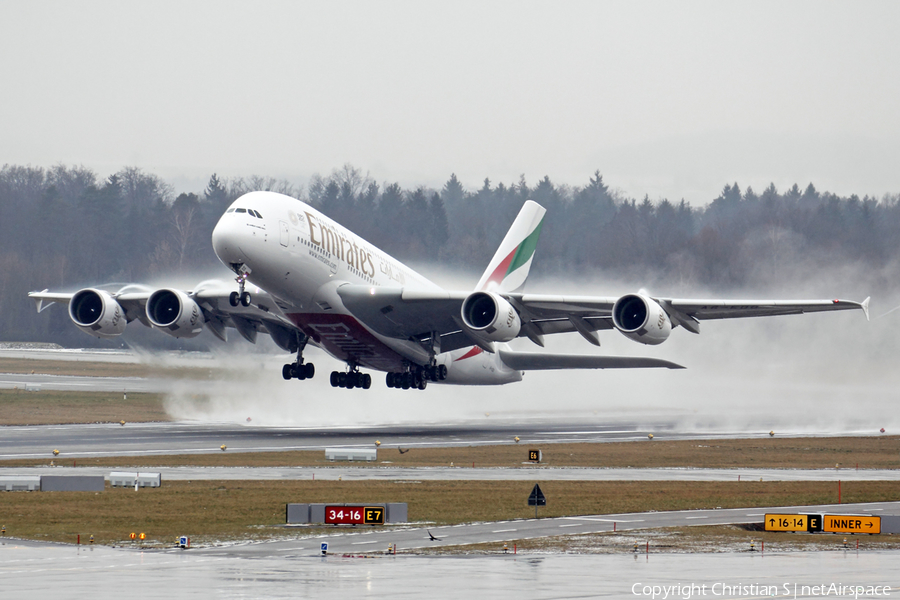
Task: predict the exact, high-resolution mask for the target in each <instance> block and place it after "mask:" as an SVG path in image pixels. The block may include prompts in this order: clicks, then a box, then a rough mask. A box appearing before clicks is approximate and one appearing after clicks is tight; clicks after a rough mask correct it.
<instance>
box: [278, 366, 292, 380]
mask: <svg viewBox="0 0 900 600" xmlns="http://www.w3.org/2000/svg"><path fill="white" fill-rule="evenodd" d="M281 376H282V377H284V378H285V380H290V379H292V378H293V377H294V373H293V365H284V366H283V367H281Z"/></svg>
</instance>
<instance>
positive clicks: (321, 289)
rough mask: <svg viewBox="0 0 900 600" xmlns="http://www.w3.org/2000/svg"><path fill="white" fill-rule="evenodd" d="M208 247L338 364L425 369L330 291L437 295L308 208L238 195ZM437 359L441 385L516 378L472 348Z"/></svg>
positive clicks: (408, 346) (267, 196)
mask: <svg viewBox="0 0 900 600" xmlns="http://www.w3.org/2000/svg"><path fill="white" fill-rule="evenodd" d="M212 243H213V249H214V250H215V252H216V255H217V256H218V257H219V260H221V261H222V262H223V263H224V264H225V265H226V266H228V267H229V268H234V266H235V265H244V267H246V268H247V269H249V275H248V281H250V282H251V283H253V284H254V285H257V286H259V287H260V288H262V289H264V290H266V291H267V292H269V293H270V294H272V295H273V296H275V297H277V298H278V299H279V300H281V302H282V303H283V304H285V306H283V307H282V308H283V309H284V312H285V314H286V315H287V317H288V318H289V319H290V320H291V321H292V322H293V323H294V324H295V325H296V326H297V327H298V328H300V329H301V330H302V331H303V332H304V333H305V334H306V335H307V336H309V338H310V340H311V341H312V342H313V343H314V344H315V345H317V346H319V347H321V348H322V349H324V350H325V351H326V352H328V353H329V354H330V355H332V356H333V357H335V358H337V359H338V360H341V361H344V362H347V363H351V364H354V365H359V366H362V367H368V368H371V369H377V370H380V371H402V370H403V369H404V368H406V367H407V366H409V365H427V364H429V362H430V360H431V355H430V354H429V352H428V350H427V349H426V348H425V347H423V346H422V345H421V344H419V343H418V342H414V341H409V340H401V339H394V338H390V337H386V336H382V335H379V334H377V333H376V332H374V331H372V330H371V329H369V328H368V327H366V326H365V325H364V324H362V323H361V322H360V321H359V320H357V319H356V318H355V317H354V316H353V315H352V314H351V313H350V312H349V311H348V310H347V309H346V308H345V307H344V305H343V303H342V301H341V299H340V296H338V294H337V288H338V287H340V286H341V285H344V284H347V283H350V284H355V285H369V286H372V287H373V288H376V287H382V286H385V287H394V288H400V287H402V288H405V289H407V290H431V291H436V290H440V289H441V288H440V286H438V285H436V284H434V283H432V282H431V281H429V280H428V279H426V278H425V277H423V276H422V275H420V274H418V273H416V272H415V271H414V270H412V269H411V268H409V267H407V266H406V265H404V264H403V263H401V262H400V261H398V260H396V259H394V258H392V257H391V256H389V255H388V254H386V253H384V252H382V251H381V250H379V249H378V248H376V247H375V246H373V245H371V244H370V243H368V242H367V241H365V240H363V239H362V238H360V237H359V236H357V235H356V234H354V233H352V232H350V231H349V230H347V229H346V228H344V227H343V226H341V225H339V224H338V223H336V222H334V221H333V220H331V219H329V218H328V217H326V216H325V215H323V214H322V213H320V212H319V211H317V210H316V209H314V208H312V207H311V206H309V205H308V204H306V203H304V202H301V201H300V200H296V199H294V198H291V197H288V196H284V195H281V194H276V193H273V192H251V193H249V194H245V195H244V196H241V197H240V198H238V199H237V200H236V201H235V202H234V203H233V204H232V205H231V207H229V209H228V211H227V212H226V213H225V214H224V215H223V216H222V218H221V219H219V222H218V223H217V224H216V227H215V229H214V231H213V235H212ZM436 360H437V363H438V364H445V365H446V366H447V368H448V378H447V380H446V383H459V384H468V385H473V384H498V383H507V382H513V381H520V380H521V379H522V374H521V373H520V372H519V371H515V370H512V369H510V368H508V367H507V366H506V365H504V364H503V362H502V361H501V360H500V358H499V355H497V354H490V353H487V352H482V351H481V349H480V348H478V347H474V348H464V349H460V350H457V351H454V352H449V353H445V354H440V355H438V356H437V357H436Z"/></svg>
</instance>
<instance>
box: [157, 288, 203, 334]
mask: <svg viewBox="0 0 900 600" xmlns="http://www.w3.org/2000/svg"><path fill="white" fill-rule="evenodd" d="M147 320H149V321H150V324H151V325H153V326H154V327H156V328H157V329H159V330H160V331H162V332H163V333H166V334H168V335H171V336H172V337H176V338H192V337H196V336H197V335H199V334H200V332H201V331H203V321H204V317H203V311H202V310H201V309H200V305H199V304H197V303H196V302H194V300H193V298H191V297H190V296H188V295H187V294H185V293H184V292H182V291H180V290H171V289H163V290H156V291H155V292H153V293H152V294H150V297H149V298H148V299H147Z"/></svg>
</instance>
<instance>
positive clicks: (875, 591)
mask: <svg viewBox="0 0 900 600" xmlns="http://www.w3.org/2000/svg"><path fill="white" fill-rule="evenodd" d="M631 593H632V594H634V595H635V596H642V597H647V598H650V599H651V600H669V599H673V600H675V599H679V598H680V599H681V600H691V598H703V597H716V596H771V597H773V598H776V597H777V598H814V597H823V598H824V597H828V596H831V597H835V598H883V597H886V596H890V595H891V586H889V585H843V584H841V583H831V584H827V583H823V584H821V585H805V584H799V583H783V584H781V585H760V584H757V583H736V584H731V583H713V584H709V583H704V584H702V585H701V584H697V583H691V584H680V583H679V584H673V585H650V584H643V583H635V584H634V585H633V586H631Z"/></svg>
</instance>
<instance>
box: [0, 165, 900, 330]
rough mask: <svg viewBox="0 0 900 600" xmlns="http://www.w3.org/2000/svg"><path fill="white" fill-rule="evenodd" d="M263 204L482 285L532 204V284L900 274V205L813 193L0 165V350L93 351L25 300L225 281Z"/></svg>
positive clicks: (57, 316)
mask: <svg viewBox="0 0 900 600" xmlns="http://www.w3.org/2000/svg"><path fill="white" fill-rule="evenodd" d="M251 190H272V191H278V192H282V193H285V194H288V195H292V196H294V197H297V198H300V199H302V200H304V201H307V202H310V203H311V204H312V205H313V206H315V207H317V208H318V209H320V210H321V211H322V212H324V213H325V214H327V215H329V216H331V217H332V218H334V219H335V220H337V221H339V222H341V223H342V224H344V225H345V226H346V227H348V228H349V229H351V230H352V231H355V232H356V233H358V234H359V235H361V236H362V237H364V238H366V239H368V240H369V241H370V242H372V243H373V244H375V245H376V246H378V247H380V248H382V249H383V250H385V251H386V252H388V253H390V254H392V255H393V256H395V257H396V258H398V259H400V260H402V261H408V262H411V263H412V264H413V265H414V266H420V265H422V264H423V263H427V262H433V261H440V263H441V264H442V265H445V266H450V267H458V268H461V269H465V270H467V271H470V272H471V273H472V275H473V282H474V280H475V279H477V276H478V275H479V274H480V272H481V270H482V269H483V268H484V266H485V265H486V264H487V261H488V260H489V259H490V257H491V256H492V254H493V252H494V250H495V249H496V247H497V245H498V244H499V242H500V240H501V238H502V237H503V235H504V234H505V233H506V230H507V229H508V227H509V224H510V223H511V222H512V220H513V219H514V218H515V215H516V213H517V212H518V210H519V208H520V207H521V205H522V203H523V202H524V201H525V200H527V199H532V200H535V201H537V202H539V203H540V204H542V205H543V206H544V207H545V208H546V209H547V216H546V218H545V222H544V227H543V229H542V233H541V239H540V242H539V246H538V252H537V253H536V255H535V263H534V266H533V271H532V273H538V272H543V273H545V274H551V273H552V274H565V273H579V274H580V275H585V274H587V275H593V274H601V273H602V274H603V275H605V276H607V277H617V278H619V279H626V280H630V281H635V282H641V281H645V280H648V279H653V280H655V281H663V282H666V281H667V282H673V283H677V284H678V285H679V286H680V287H688V288H690V287H691V286H694V287H701V288H704V289H714V290H715V289H719V290H728V289H736V288H740V287H741V286H743V285H746V284H748V283H754V282H758V281H766V280H769V279H771V280H779V278H782V277H784V276H785V275H786V274H791V273H792V272H793V270H794V269H795V268H796V264H795V261H796V259H797V258H798V257H803V259H804V265H805V268H813V269H817V268H818V269H823V270H825V269H827V268H828V265H830V264H834V262H835V261H838V262H840V263H841V264H848V263H851V264H852V263H859V264H860V265H865V267H866V268H869V269H873V270H884V268H885V267H891V268H893V267H894V266H895V265H896V264H898V263H900V261H898V260H897V259H898V258H900V244H898V241H900V239H898V238H900V195H889V196H885V197H883V198H872V197H869V196H864V197H862V198H860V197H858V196H856V195H851V196H849V197H839V196H837V195H835V194H832V193H829V192H825V191H823V192H820V191H818V190H817V189H816V188H815V186H814V185H813V184H812V183H809V184H808V185H806V186H805V187H802V188H801V187H800V186H798V185H796V184H795V185H794V186H792V187H791V188H790V189H787V190H778V189H776V188H775V186H774V185H769V186H768V187H767V188H766V189H765V190H763V191H761V192H756V191H754V190H753V189H752V188H750V187H746V188H744V189H741V187H740V186H739V185H738V184H737V183H733V184H731V183H729V184H726V185H725V186H724V187H723V189H722V191H721V193H720V194H719V195H718V197H716V198H710V199H705V201H704V204H703V205H701V206H692V205H691V204H690V203H688V202H686V201H685V200H683V199H679V200H677V201H670V200H667V199H659V200H651V199H650V198H648V197H646V196H645V197H644V198H643V199H640V200H638V199H635V198H629V197H626V196H625V195H624V194H622V193H621V192H617V191H615V190H614V189H610V187H608V185H607V183H606V182H604V180H603V177H602V175H601V174H600V172H599V171H598V172H595V173H594V174H593V175H592V176H591V177H589V178H588V180H587V182H586V183H583V184H582V185H574V186H571V185H562V184H558V183H554V182H552V181H551V180H550V178H549V177H544V178H543V179H541V180H540V181H538V182H536V183H534V184H529V183H528V182H527V181H526V180H525V178H524V177H522V178H520V179H519V181H518V182H515V183H509V184H504V183H502V182H501V183H494V182H491V181H490V180H488V179H485V180H484V182H483V184H482V185H481V187H480V188H478V189H466V188H465V187H463V185H462V184H461V183H460V181H459V180H458V179H457V177H456V175H451V176H450V177H449V179H448V180H447V182H446V183H445V184H444V185H443V187H442V188H441V189H437V190H436V189H429V188H424V187H418V188H415V189H403V188H402V187H401V186H400V185H399V184H398V183H390V182H388V183H378V182H376V181H374V180H373V179H372V178H371V177H369V176H368V175H367V174H365V173H363V172H362V171H361V170H360V169H357V168H355V167H353V166H352V165H345V166H344V167H342V168H341V169H336V170H334V171H333V172H332V173H331V174H330V175H328V176H320V175H314V176H313V177H312V178H311V179H310V181H309V182H308V185H307V186H306V187H305V188H301V187H298V186H295V185H292V184H291V183H289V182H287V181H283V180H276V179H272V178H264V177H250V178H231V179H227V178H220V177H219V176H218V175H216V174H213V175H212V176H211V177H210V179H209V183H208V185H207V186H206V188H205V189H203V190H199V191H198V192H197V193H182V194H179V195H177V196H175V194H174V192H173V189H172V186H171V185H169V184H167V183H166V182H165V181H163V180H162V179H161V178H159V177H157V176H155V175H153V174H150V173H146V172H144V171H142V170H140V169H137V168H126V169H123V170H121V171H119V172H118V173H115V174H114V175H111V176H109V177H108V178H106V179H105V180H104V179H101V178H99V177H98V175H97V174H96V173H94V172H93V171H91V170H90V169H86V168H84V167H66V166H62V165H58V166H54V167H52V168H49V169H45V168H40V167H31V166H17V165H4V166H3V168H2V169H0V341H55V342H58V343H61V344H64V345H90V343H91V340H90V338H88V337H87V336H85V335H84V334H82V333H80V332H78V331H77V330H76V329H75V328H74V327H73V326H71V325H70V323H69V321H68V317H67V315H66V314H65V311H63V310H51V311H48V313H45V314H43V315H41V316H40V317H38V315H37V314H36V313H35V311H34V305H33V303H32V302H31V301H30V300H29V299H28V298H27V293H28V292H29V291H32V290H41V289H44V288H51V289H54V290H64V289H68V290H72V289H77V288H78V287H81V286H84V285H96V284H100V283H110V282H122V283H127V282H146V281H150V280H161V279H162V280H164V279H173V278H176V277H178V276H180V275H197V274H201V273H204V272H205V273H210V272H220V273H221V272H222V271H221V269H218V270H214V267H216V268H218V266H219V263H218V260H217V259H216V257H215V255H214V254H213V251H212V248H211V244H210V234H211V232H212V228H213V227H214V225H215V223H216V221H217V220H218V219H219V217H220V216H221V214H222V212H223V211H224V210H225V208H226V207H227V206H228V205H229V204H230V203H231V202H232V201H233V200H234V199H235V198H237V197H238V196H240V195H241V194H243V193H245V192H247V191H251ZM129 329H131V328H129ZM164 337H165V336H156V338H164ZM148 339H150V338H148ZM154 339H155V338H154ZM157 342H158V343H159V344H160V345H164V344H166V343H172V342H171V341H169V342H167V341H166V340H162V339H159V340H157ZM151 343H153V342H151Z"/></svg>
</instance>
